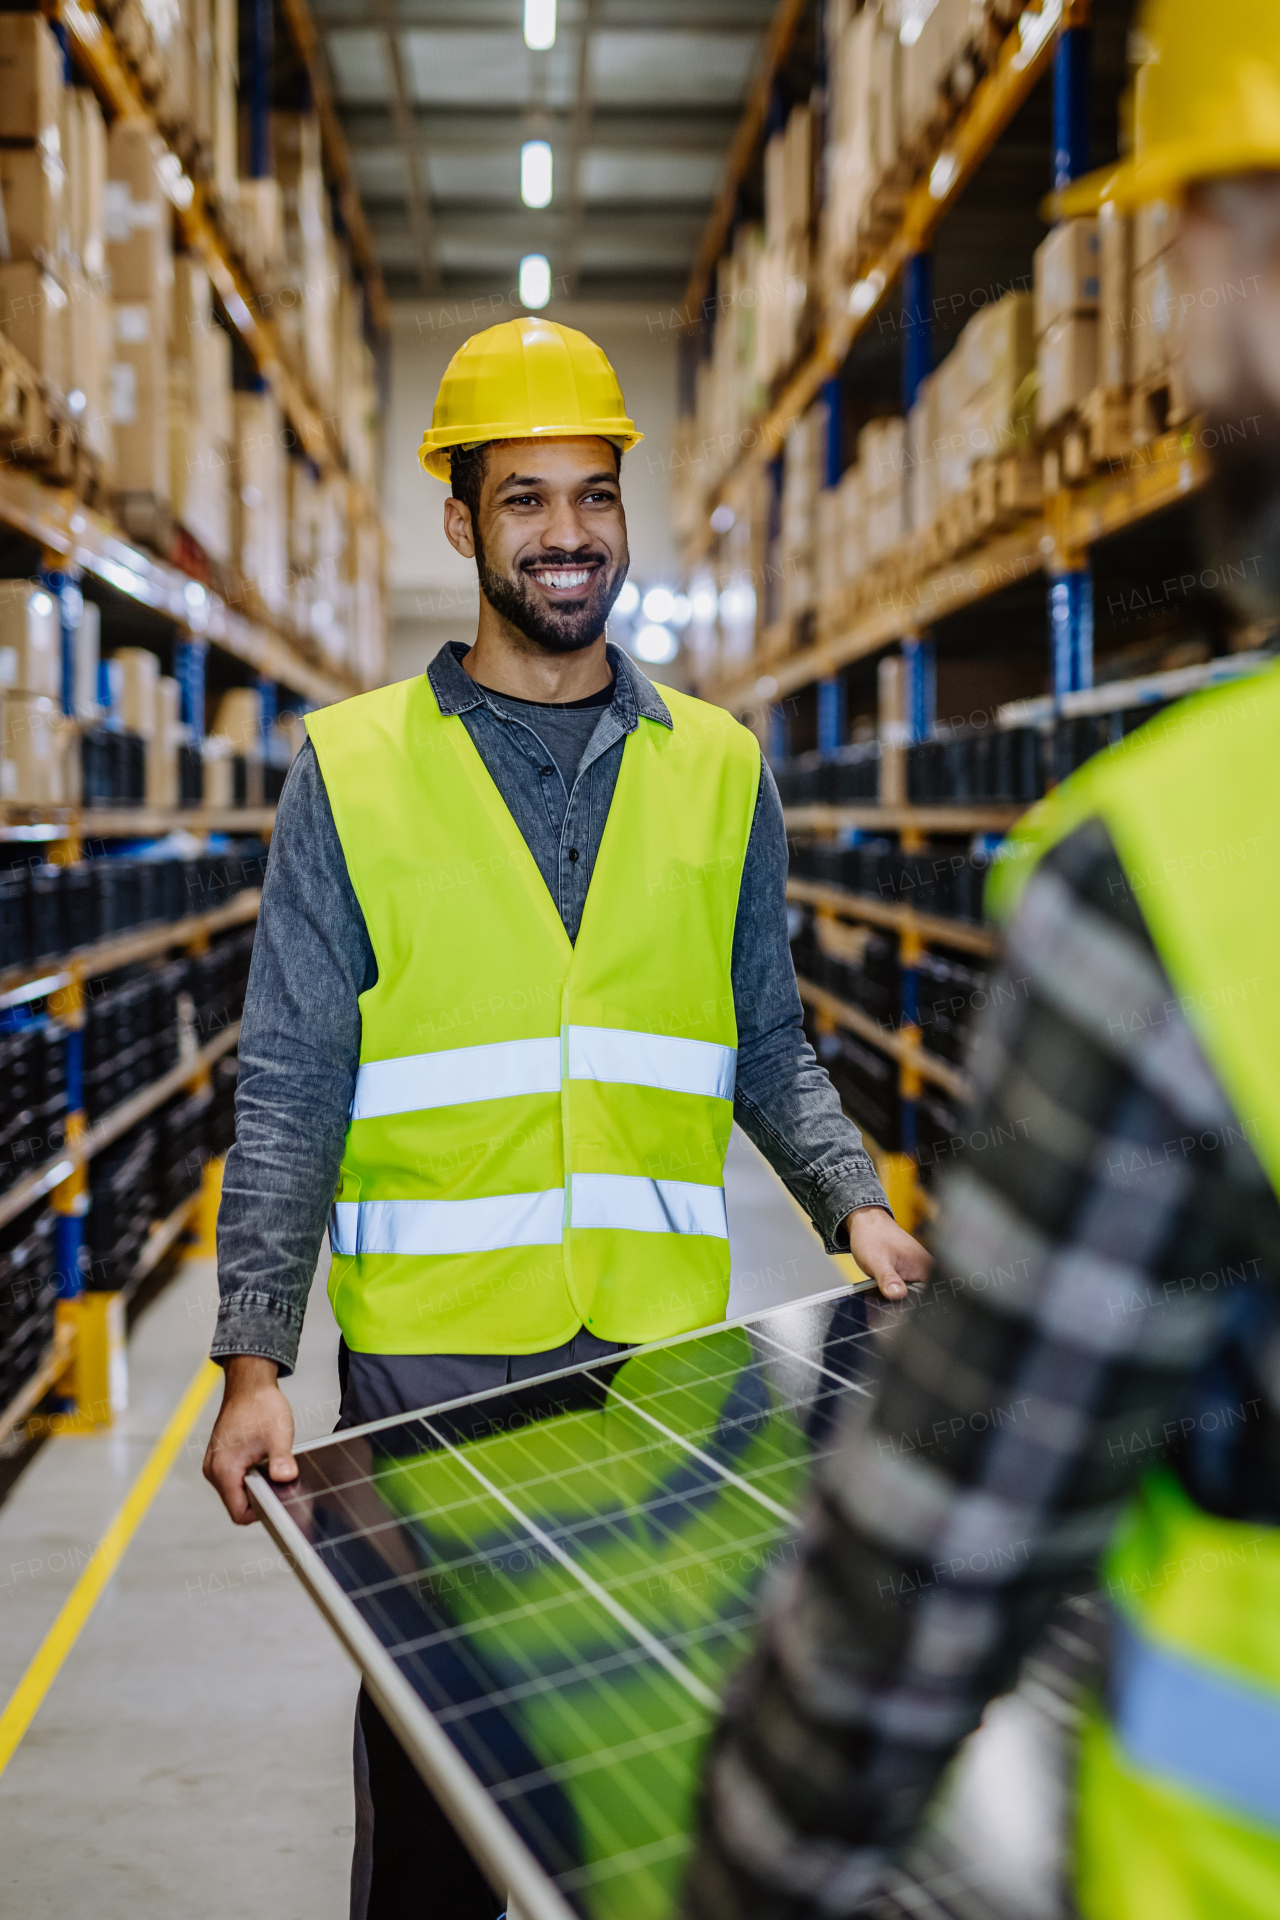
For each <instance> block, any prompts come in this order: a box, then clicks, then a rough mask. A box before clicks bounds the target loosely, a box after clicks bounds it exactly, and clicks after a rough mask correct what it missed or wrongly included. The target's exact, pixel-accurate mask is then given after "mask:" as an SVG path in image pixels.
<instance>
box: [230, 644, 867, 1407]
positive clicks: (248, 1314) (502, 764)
mask: <svg viewBox="0 0 1280 1920" xmlns="http://www.w3.org/2000/svg"><path fill="white" fill-rule="evenodd" d="M466 651H467V650H466V649H465V648H462V647H446V648H444V649H443V651H442V652H441V653H439V654H437V656H436V658H435V659H434V660H433V661H432V663H431V666H430V669H429V671H428V678H429V680H430V682H431V687H432V691H433V692H434V694H435V696H436V699H437V701H438V703H439V706H440V711H441V713H443V714H447V715H449V714H457V715H458V716H459V717H460V718H461V720H462V723H463V725H464V726H465V727H466V729H467V732H468V733H469V734H470V736H471V738H472V740H473V741H474V742H475V745H476V748H477V751H478V752H479V754H480V756H481V758H482V759H483V761H484V763H485V766H486V767H487V768H488V770H489V772H490V774H491V775H492V777H493V780H494V783H495V785H496V786H497V788H498V791H499V792H500V793H501V795H502V797H503V799H504V800H505V801H506V803H507V806H508V807H509V808H510V810H511V813H512V816H513V818H514V819H515V822H516V825H517V826H518V827H519V829H520V832H521V833H522V834H523V835H524V838H525V840H526V841H527V843H528V845H529V849H530V851H531V852H532V854H533V856H534V858H535V860H536V861H537V863H538V867H539V870H540V872H541V874H542V877H543V879H544V880H545V881H546V883H547V888H548V891H549V892H550V894H551V897H552V899H553V900H554V901H555V903H556V906H557V907H558V909H559V911H560V916H561V918H562V920H563V921H564V924H565V928H566V930H567V932H568V934H569V937H570V939H573V938H574V937H575V935H576V934H577V930H578V927H579V925H580V923H581V920H582V909H583V905H584V903H585V901H586V897H587V888H588V887H589V886H590V884H591V874H592V870H593V868H594V866H595V860H596V855H597V853H598V851H599V847H600V839H601V835H602V834H603V832H604V824H605V820H606V819H607V817H608V813H609V804H610V801H611V800H612V798H613V790H614V786H615V783H616V781H617V778H618V769H619V767H620V765H621V763H622V749H623V745H624V743H625V741H626V738H627V735H628V734H629V733H632V732H634V730H635V728H636V726H637V725H638V724H639V721H640V718H641V716H643V717H644V718H646V719H649V720H654V721H657V722H658V723H659V724H660V725H662V726H664V727H670V726H671V725H672V724H673V723H672V717H671V713H670V710H669V709H668V707H667V706H666V703H665V702H664V701H663V699H662V698H661V696H660V695H659V693H658V692H657V690H656V688H655V687H653V686H652V685H651V684H650V682H649V681H648V680H646V679H645V677H644V675H643V674H642V673H641V672H640V670H639V668H638V667H636V666H634V665H633V664H632V662H631V661H630V660H629V659H628V657H627V656H626V655H625V654H624V653H622V652H620V651H619V649H618V648H616V647H613V646H610V648H609V659H610V662H611V664H612V666H613V669H614V674H615V684H614V692H613V700H612V702H611V704H610V705H609V706H608V707H605V708H603V709H602V710H601V713H600V718H599V720H598V721H597V723H596V727H595V731H594V733H593V734H592V735H591V738H590V741H589V743H588V745H587V749H586V751H585V753H584V754H583V756H582V760H581V763H580V765H579V768H578V776H577V779H576V780H575V781H574V783H573V786H572V789H571V790H566V785H565V782H564V780H563V779H562V778H561V775H560V772H559V770H558V769H557V767H556V766H555V765H554V762H553V760H552V758H551V756H550V754H549V753H548V751H547V749H546V747H545V746H544V745H543V744H542V742H541V741H540V740H539V738H538V735H537V733H536V731H534V728H533V726H531V725H530V724H528V723H526V722H525V721H523V720H522V719H519V718H516V717H514V716H513V714H512V713H511V711H510V710H505V711H504V709H503V707H502V706H500V705H499V704H498V702H497V701H496V700H494V699H493V698H491V697H490V696H489V695H488V693H487V692H486V690H485V689H484V688H483V687H481V686H479V685H478V684H477V683H476V681H474V680H472V679H471V677H470V675H469V674H468V673H467V672H466V671H465V669H464V668H463V665H462V661H463V658H464V657H465V654H466ZM786 878H787V841H786V830H785V828H784V826H783V821H782V806H781V802H780V801H779V799H778V790H777V787H776V786H775V785H774V782H773V776H772V774H771V773H770V772H769V769H768V766H767V765H766V766H764V767H763V768H762V770H761V780H760V793H759V798H758V800H757V802H756V811H755V817H754V819H753V821H752V826H751V835H750V839H749V842H748V846H747V857H746V862H745V865H744V869H743V875H742V888H741V892H740V895H739V901H738V917H737V922H736V925H735V929H734V939H733V961H732V967H733V997H734V1008H735V1012H736V1015H737V1023H738V1070H737V1086H736V1089H735V1093H734V1102H733V1110H734V1118H735V1119H736V1120H737V1122H738V1124H739V1125H740V1126H741V1127H742V1129H743V1131H744V1132H745V1133H746V1134H748V1135H749V1137H750V1138H751V1139H752V1140H753V1141H754V1142H755V1144H756V1145H757V1146H758V1147H759V1149H760V1151H761V1152H762V1153H763V1154H764V1155H765V1157H766V1159H767V1160H768V1161H769V1163H770V1164H771V1165H772V1166H773V1167H774V1168H775V1169H776V1171H777V1172H778V1173H779V1174H780V1175H781V1177H782V1178H783V1180H785V1181H786V1183H787V1186H788V1187H789V1188H790V1189H791V1192H792V1193H793V1194H794V1195H795V1197H796V1199H797V1200H798V1201H799V1202H800V1204H801V1206H802V1207H803V1208H804V1209H805V1211H806V1213H808V1215H809V1217H810V1219H811V1220H812V1221H813V1223H814V1225H815V1227H816V1228H817V1230H818V1232H819V1233H820V1234H821V1235H822V1238H823V1243H824V1245H825V1246H826V1249H827V1251H828V1252H829V1253H835V1252H839V1251H842V1250H843V1249H845V1248H847V1246H848V1236H847V1235H846V1234H844V1233H843V1232H842V1224H843V1221H844V1219H845V1216H846V1215H847V1214H849V1213H851V1212H852V1211H853V1209H854V1208H855V1207H867V1206H880V1207H885V1208H887V1207H888V1201H887V1200H886V1199H885V1196H884V1192H883V1190H882V1188H881V1186H880V1183H879V1181H878V1180H877V1178H876V1175H875V1170H874V1168H873V1166H872V1164H871V1160H870V1158H869V1156H868V1154H867V1152H866V1150H865V1148H864V1147H863V1145H862V1136H861V1135H860V1134H859V1132H858V1130H857V1128H856V1127H855V1126H854V1125H853V1123H852V1122H851V1121H850V1120H848V1119H847V1118H846V1117H845V1115H844V1114H843V1113H842V1111H841V1108H840V1101H839V1098H838V1097H837V1094H836V1091H835V1088H834V1087H833V1086H832V1085H831V1082H830V1080H829V1079H828V1078H827V1075H826V1072H825V1071H824V1069H823V1068H822V1067H820V1066H819V1065H818V1062H817V1060H816V1058H815V1056H814V1053H813V1049H812V1048H811V1047H810V1045H809V1043H808V1041H807V1040H806V1039H805V1037H804V1030H803V1027H802V1025H801V1007H800V996H799V993H798V992H797V990H796V979H795V970H794V968H793V967H792V964H791V949H790V946H789V943H788V939H787V913H786ZM642 909H643V902H639V903H637V910H638V911H641V910H642ZM377 977H378V969H377V962H376V960H375V958H374V953H373V948H372V946H371V944H370V941H369V934H368V929H367V928H366V926H365V920H364V915H363V913H362V912H361V910H360V907H359V904H358V903H357V900H356V896H355V892H354V890H353V888H352V885H351V880H350V877H349V875H348V873H347V866H346V861H345V859H344V857H343V853H342V846H341V843H340V841H339V839H338V833H337V829H336V827H335V825H334V821H333V814H332V811H331V809H330V806H329V796H328V794H327V793H326V791H325V785H324V780H323V777H322V775H321V772H320V765H319V762H318V761H317V759H316V756H315V752H314V750H313V749H312V747H311V745H310V743H308V744H307V745H306V746H304V747H303V749H302V751H301V753H300V754H299V755H298V758H297V760H296V762H295V763H294V766H293V767H292V769H291V771H290V773H289V777H288V779H287V781H286V782H285V787H284V792H283V793H282V795H281V798H280V806H279V810H278V813H277V816H276V824H275V831H274V834H273V835H272V840H271V853H270V857H269V859H268V862H267V872H266V879H265V882H264V885H263V890H262V905H261V909H260V911H259V915H258V931H257V938H256V940H255V941H254V948H253V965H252V968H251V970H250V974H249V989H248V993H247V996H246V998H245V1007H244V1023H243V1026H242V1027H241V1031H240V1047H239V1054H240V1080H239V1086H238V1088H237V1092H236V1141H235V1145H234V1146H233V1147H232V1149H231V1152H230V1154H229V1155H228V1156H227V1165H226V1173H225V1177H224V1180H223V1186H222V1206H221V1210H220V1212H219V1214H218V1287H219V1292H220V1295H221V1303H220V1306H219V1310H218V1326H217V1332H216V1334H215V1337H214V1342H213V1355H214V1358H215V1359H225V1358H226V1357H227V1356H229V1355H231V1354H235V1353H254V1354H262V1355H264V1356H265V1357H266V1358H267V1359H270V1360H275V1361H277V1362H278V1363H279V1366H280V1370H281V1372H282V1373H287V1372H289V1371H291V1370H292V1368H293V1364H294V1358H295V1355H296V1353H297V1348H298V1336H299V1334H300V1332H301V1329H302V1315H303V1310H304V1308H305V1306H306V1301H307V1294H308V1292H309V1291H310V1287H311V1280H312V1276H313V1274H314V1272H315V1265H316V1259H317V1256H318V1254H319V1251H320V1243H321V1240H322V1239H323V1236H324V1231H325V1226H326V1224H327V1221H328V1216H329V1206H330V1203H331V1201H332V1199H333V1195H334V1191H335V1189H336V1187H337V1182H338V1168H339V1164H340V1162H341V1159H342V1144H343V1140H344V1137H345V1135H346V1130H347V1116H348V1114H349V1112H350V1109H351V1099H352V1094H353V1091H354V1088H355V1080H356V1069H357V1067H358V1065H359V1060H360V1001H359V996H360V995H361V994H362V993H365V992H367V991H368V989H369V988H370V987H371V986H373V984H374V982H375V981H376V979H377Z"/></svg>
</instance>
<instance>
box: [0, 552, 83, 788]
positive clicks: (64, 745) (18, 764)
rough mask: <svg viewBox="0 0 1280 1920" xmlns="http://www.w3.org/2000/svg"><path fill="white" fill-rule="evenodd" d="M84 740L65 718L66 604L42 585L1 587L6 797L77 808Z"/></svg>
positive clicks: (1, 780)
mask: <svg viewBox="0 0 1280 1920" xmlns="http://www.w3.org/2000/svg"><path fill="white" fill-rule="evenodd" d="M78 740H79V736H78V732H77V729H76V727H75V724H74V722H72V721H69V720H64V719H63V716H62V620H61V614H60V611H59V607H58V603H57V601H56V600H55V599H54V597H53V595H52V594H51V593H49V592H48V591H47V590H46V588H44V587H43V586H41V585H40V584H39V583H38V582H36V581H31V580H4V581H0V799H4V800H7V801H12V802H14V803H17V804H21V805H23V806H36V807H50V806H53V807H56V806H66V805H70V804H74V802H75V801H76V800H78V799H79V797H80V790H79V783H78V777H77V776H78V766H77V761H76V755H75V751H74V748H75V747H76V746H77V745H78Z"/></svg>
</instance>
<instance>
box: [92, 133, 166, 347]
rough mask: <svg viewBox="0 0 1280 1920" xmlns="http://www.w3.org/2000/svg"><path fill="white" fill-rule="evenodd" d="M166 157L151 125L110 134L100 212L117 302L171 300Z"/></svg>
mask: <svg viewBox="0 0 1280 1920" xmlns="http://www.w3.org/2000/svg"><path fill="white" fill-rule="evenodd" d="M165 153H166V148H165V146H164V143H163V141H162V140H161V139H160V136H159V135H158V134H157V133H156V132H155V130H154V129H153V127H152V125H151V122H150V121H149V120H117V121H116V122H115V124H114V125H113V126H112V128H111V132H110V135H109V137H108V141H107V182H106V189H105V195H104V207H105V225H106V242H107V265H108V266H109V267H110V269H111V293H112V298H113V299H114V300H116V301H117V302H121V301H124V302H132V301H139V300H146V301H152V300H155V299H156V298H158V297H160V296H163V297H164V299H165V300H166V301H167V300H168V298H169V296H170V292H171V289H172V286H173V237H172V236H173V218H172V215H173V209H172V205H171V203H170V200H169V196H168V194H167V193H166V192H165V190H164V186H163V184H162V174H161V172H160V162H161V161H162V160H163V159H164V156H165ZM166 331H167V329H166ZM162 340H163V336H162Z"/></svg>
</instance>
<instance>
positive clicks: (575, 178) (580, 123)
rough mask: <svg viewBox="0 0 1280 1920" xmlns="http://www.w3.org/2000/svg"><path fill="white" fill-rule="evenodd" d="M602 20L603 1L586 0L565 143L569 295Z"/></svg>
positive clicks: (573, 288)
mask: <svg viewBox="0 0 1280 1920" xmlns="http://www.w3.org/2000/svg"><path fill="white" fill-rule="evenodd" d="M599 19H600V0H584V7H583V15H582V24H581V26H580V27H579V28H578V71H577V76H576V79H575V83H574V96H573V118H572V120H571V121H570V123H569V138H568V140H567V142H566V143H565V146H566V152H565V159H566V162H567V165H566V168H565V171H566V173H567V174H568V180H567V182H566V185H567V187H568V190H569V191H568V196H567V205H566V210H565V222H564V240H563V243H562V249H561V260H560V262H559V265H560V270H561V272H562V273H563V274H564V277H565V279H566V280H567V281H568V283H569V297H570V299H572V298H573V295H574V294H575V293H576V292H577V282H578V243H579V241H580V240H581V238H582V218H583V212H584V208H585V201H584V198H583V192H582V154H583V149H584V148H585V146H586V144H587V132H588V129H589V127H590V125H591V46H592V37H593V35H594V34H595V32H596V28H597V26H598V24H599Z"/></svg>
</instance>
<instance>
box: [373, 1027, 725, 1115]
mask: <svg viewBox="0 0 1280 1920" xmlns="http://www.w3.org/2000/svg"><path fill="white" fill-rule="evenodd" d="M568 1052H569V1075H568V1077H569V1079H570V1080H600V1081H606V1082H611V1083H613V1084H614V1085H617V1086H633V1087H663V1088H666V1089H667V1091H668V1092H671V1093H699V1094H706V1095H708V1096H709V1097H710V1098H712V1099H716V1100H732V1098H733V1089H734V1081H735V1076H736V1070H737V1059H738V1054H737V1049H736V1048H735V1047H719V1046H715V1045H714V1044H712V1043H711V1042H709V1041H705V1040H680V1039H675V1038H673V1037H672V1036H671V1035H669V1034H664V1033H631V1032H628V1031H627V1030H626V1029H625V1028H622V1027H570V1028H569V1030H568ZM560 1058H561V1044H560V1041H559V1040H557V1039H545V1040H502V1041H498V1042H497V1043H495V1044H493V1045H490V1046H483V1047H454V1048H450V1049H449V1050H448V1051H446V1052H443V1053H411V1054H405V1055H403V1056H402V1057H401V1058H400V1059H397V1060H367V1061H366V1062H365V1063H364V1065H363V1066H362V1067H361V1068H360V1071H359V1073H358V1074H357V1076H356V1090H355V1097H354V1099H353V1101H352V1103H351V1118H352V1119H353V1120H372V1119H377V1118H379V1117H380V1116H383V1115H386V1114H392V1113H417V1112H421V1111H423V1110H424V1109H426V1108H428V1107H452V1106H460V1105H463V1104H465V1103H466V1102H468V1101H472V1100H508V1099H514V1098H515V1097H516V1096H517V1095H519V1094H523V1093H559V1091H560V1085H561V1074H560Z"/></svg>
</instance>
